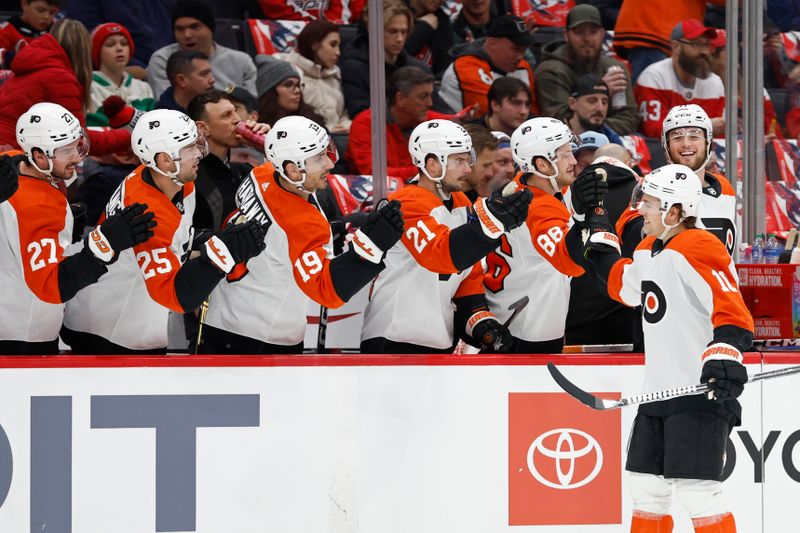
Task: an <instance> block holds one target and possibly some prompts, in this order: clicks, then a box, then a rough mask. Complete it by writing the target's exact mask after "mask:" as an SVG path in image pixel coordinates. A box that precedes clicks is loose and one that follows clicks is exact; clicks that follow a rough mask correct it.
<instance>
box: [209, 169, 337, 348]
mask: <svg viewBox="0 0 800 533" xmlns="http://www.w3.org/2000/svg"><path fill="white" fill-rule="evenodd" d="M274 174H275V168H274V167H273V166H272V165H271V164H269V163H265V164H264V165H261V166H259V167H256V168H254V169H253V171H252V172H251V173H250V175H249V176H247V177H246V178H245V179H244V181H243V182H242V184H241V185H240V186H239V189H238V190H237V191H236V203H237V205H238V207H239V210H240V211H241V213H242V214H243V215H244V216H245V217H246V218H247V219H248V220H258V221H259V222H261V223H262V224H263V223H266V222H267V221H269V220H271V221H272V225H271V226H270V228H269V231H268V232H267V235H266V237H265V241H266V245H267V248H266V250H264V251H263V252H261V253H260V254H259V255H257V256H256V257H253V258H252V259H250V260H249V261H248V262H247V265H246V266H244V265H237V267H236V268H235V269H234V271H233V272H232V273H231V274H230V275H228V277H227V279H225V280H223V281H221V282H220V283H219V285H217V287H216V288H215V289H214V291H213V292H212V293H211V296H209V299H208V314H207V315H206V323H207V324H209V325H210V326H213V327H215V328H218V329H222V330H225V331H230V332H232V333H235V334H237V335H243V336H245V337H249V338H251V339H257V340H260V341H262V342H265V343H269V344H277V345H282V346H291V345H295V344H298V343H300V342H302V341H303V338H304V337H305V331H306V322H307V318H306V312H307V310H308V307H309V303H310V300H314V301H316V302H317V303H319V304H321V305H324V306H325V307H328V308H336V307H340V306H342V305H343V304H344V302H343V301H342V299H341V298H340V297H339V295H338V294H336V290H335V289H334V286H333V280H332V279H331V275H330V260H331V259H332V258H333V237H332V235H331V229H330V225H329V224H328V221H327V219H326V218H325V215H324V214H323V213H322V211H321V210H319V209H318V208H317V207H315V206H314V205H313V204H311V203H310V202H309V201H308V200H306V199H304V198H302V197H300V196H297V195H296V194H293V193H291V192H289V191H287V190H285V189H283V188H282V187H281V186H280V185H279V184H278V182H277V180H276V178H275V176H274Z"/></svg>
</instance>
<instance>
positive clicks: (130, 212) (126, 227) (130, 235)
mask: <svg viewBox="0 0 800 533" xmlns="http://www.w3.org/2000/svg"><path fill="white" fill-rule="evenodd" d="M146 209H147V204H140V203H135V204H132V205H129V206H128V207H126V208H125V209H123V210H122V211H120V212H119V213H117V214H116V215H111V216H110V217H108V218H107V219H106V221H105V222H103V223H102V224H100V225H99V226H98V227H96V228H95V229H94V230H92V232H91V233H89V235H88V236H87V237H86V242H87V246H88V247H89V249H90V250H91V251H92V253H93V254H94V255H95V256H96V257H97V258H98V259H100V260H101V261H103V262H104V263H111V262H113V261H114V260H116V258H117V257H119V254H120V252H122V251H123V250H127V249H128V248H133V247H134V246H136V245H137V244H140V243H143V242H145V241H146V240H147V239H149V238H150V237H152V236H153V231H152V230H153V228H155V227H156V221H155V220H153V218H154V217H155V215H154V214H153V213H152V212H151V211H146Z"/></svg>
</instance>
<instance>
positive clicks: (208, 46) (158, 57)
mask: <svg viewBox="0 0 800 533" xmlns="http://www.w3.org/2000/svg"><path fill="white" fill-rule="evenodd" d="M215 26H216V25H215V22H214V14H213V12H212V11H211V8H210V7H209V6H208V5H207V4H205V3H204V2H202V1H201V0H178V1H177V2H175V6H174V7H173V8H172V29H173V31H174V33H175V40H176V41H177V42H176V43H174V44H170V45H167V46H165V47H163V48H160V49H158V50H156V51H155V52H154V53H153V55H152V56H151V57H150V64H149V65H148V66H147V81H148V82H149V83H150V86H151V87H152V88H153V94H154V95H155V96H156V98H158V97H160V96H161V93H163V92H164V91H165V90H166V89H167V87H169V80H168V79H167V59H169V56H171V55H172V54H173V53H174V52H177V51H178V50H190V51H194V50H196V51H199V52H203V53H204V54H206V55H207V56H208V58H209V61H210V62H211V69H212V71H213V73H214V79H215V80H216V84H215V86H216V87H217V88H218V89H225V87H227V86H228V85H231V84H233V85H239V86H241V87H244V88H245V89H246V90H247V91H249V92H250V93H252V94H255V92H256V66H255V64H254V63H253V60H252V59H251V58H250V56H249V55H247V54H245V53H244V52H240V51H239V50H234V49H232V48H226V47H224V46H222V45H220V44H217V43H215V42H214V28H215Z"/></svg>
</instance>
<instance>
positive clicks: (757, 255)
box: [750, 233, 764, 264]
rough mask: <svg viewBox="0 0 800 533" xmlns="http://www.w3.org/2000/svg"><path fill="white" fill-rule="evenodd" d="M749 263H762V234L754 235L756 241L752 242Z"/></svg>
mask: <svg viewBox="0 0 800 533" xmlns="http://www.w3.org/2000/svg"><path fill="white" fill-rule="evenodd" d="M750 262H751V263H754V264H758V263H763V262H764V234H763V233H759V234H757V235H756V240H754V241H753V247H752V248H751V250H750Z"/></svg>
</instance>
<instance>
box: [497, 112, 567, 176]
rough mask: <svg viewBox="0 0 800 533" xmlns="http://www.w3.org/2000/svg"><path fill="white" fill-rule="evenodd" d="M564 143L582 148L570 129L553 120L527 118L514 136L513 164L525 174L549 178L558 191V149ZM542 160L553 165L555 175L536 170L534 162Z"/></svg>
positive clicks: (512, 140)
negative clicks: (537, 159) (539, 158)
mask: <svg viewBox="0 0 800 533" xmlns="http://www.w3.org/2000/svg"><path fill="white" fill-rule="evenodd" d="M565 144H567V145H569V144H572V145H574V146H573V148H574V147H575V146H580V144H581V141H580V139H578V138H577V137H576V136H575V135H574V134H573V133H572V130H570V129H569V126H567V125H566V124H564V123H563V122H561V121H560V120H556V119H554V118H550V117H536V118H532V119H528V120H526V121H525V122H523V123H522V124H520V125H519V127H518V128H517V129H515V130H514V133H512V134H511V155H512V157H513V158H514V162H515V163H516V164H517V166H519V168H520V170H521V171H522V172H529V173H532V174H536V175H537V176H541V177H543V178H548V179H549V180H550V183H551V184H552V185H553V189H555V190H556V191H557V190H559V188H560V187H559V186H558V184H557V183H556V178H557V177H558V169H557V168H556V160H557V159H558V156H557V155H556V150H558V149H559V148H561V147H562V146H564V145H565ZM537 157H543V158H545V159H546V160H547V161H549V162H550V164H551V165H553V170H554V173H553V174H552V175H550V176H548V175H546V174H542V173H541V172H539V171H538V170H536V165H535V164H534V160H535V159H536V158H537Z"/></svg>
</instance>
